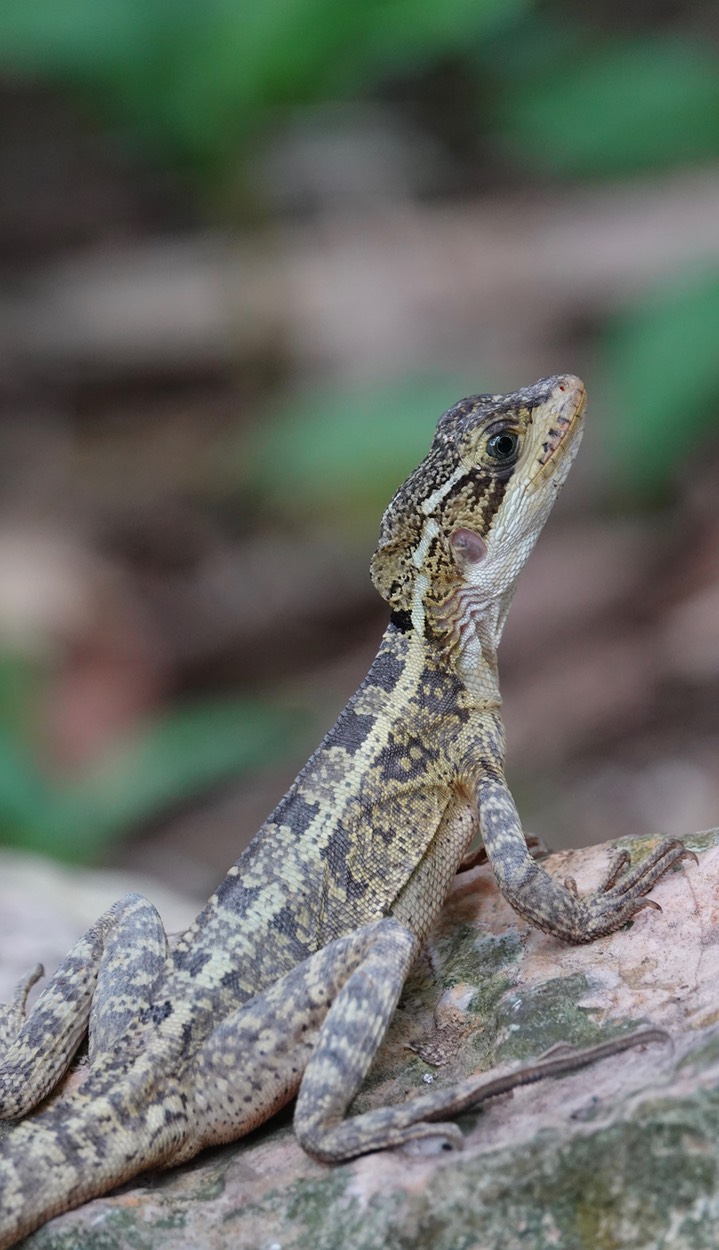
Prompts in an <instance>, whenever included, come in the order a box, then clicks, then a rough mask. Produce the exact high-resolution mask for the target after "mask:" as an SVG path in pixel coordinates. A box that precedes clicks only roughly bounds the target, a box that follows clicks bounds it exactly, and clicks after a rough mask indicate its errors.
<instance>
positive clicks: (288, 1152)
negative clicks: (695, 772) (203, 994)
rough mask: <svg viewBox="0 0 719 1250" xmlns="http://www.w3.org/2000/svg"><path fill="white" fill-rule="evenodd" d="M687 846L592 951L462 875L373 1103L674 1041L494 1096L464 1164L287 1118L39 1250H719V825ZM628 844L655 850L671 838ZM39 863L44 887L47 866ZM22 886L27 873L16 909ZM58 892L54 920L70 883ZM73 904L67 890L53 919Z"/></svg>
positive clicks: (158, 1181)
mask: <svg viewBox="0 0 719 1250" xmlns="http://www.w3.org/2000/svg"><path fill="white" fill-rule="evenodd" d="M687 842H688V845H690V846H692V847H693V848H694V849H695V850H696V851H697V852H698V853H699V859H700V863H699V866H698V867H696V866H694V865H692V864H686V865H684V866H682V867H681V868H680V869H679V870H677V871H675V872H673V873H672V874H671V875H670V876H669V877H668V878H667V879H666V880H664V881H662V882H661V883H660V884H659V885H657V887H656V888H655V890H654V897H655V899H656V901H657V902H659V903H661V906H662V908H663V915H661V916H660V915H657V913H656V912H654V911H645V912H643V913H641V914H640V915H639V917H638V918H637V920H636V921H635V922H634V923H633V924H632V925H631V926H630V927H628V928H627V929H626V930H624V931H622V932H620V933H617V934H614V935H613V936H612V937H609V938H605V939H602V940H601V941H598V942H595V943H593V944H592V945H589V946H582V947H573V948H569V947H565V946H563V945H562V944H560V943H559V942H557V941H555V940H553V939H551V938H548V937H546V936H545V935H544V934H541V933H537V932H535V931H533V930H530V929H529V927H528V926H527V925H525V924H524V923H523V922H521V921H518V920H517V918H516V917H515V916H514V915H513V913H512V912H511V911H510V910H509V908H508V907H507V906H506V904H505V903H504V902H503V901H502V899H501V898H500V896H499V895H498V893H497V891H496V889H495V886H494V882H493V880H492V876H491V872H490V870H489V869H488V868H487V867H486V866H483V867H479V868H475V869H472V870H471V871H470V872H468V873H465V874H462V875H461V876H460V877H458V878H457V879H456V882H455V886H454V889H453V891H452V894H451V897H450V899H449V901H448V903H447V906H446V908H445V911H444V913H443V915H442V918H441V921H440V923H439V925H438V926H437V928H436V930H435V932H434V934H433V936H432V940H431V943H430V945H429V948H428V952H427V954H426V955H425V957H423V959H422V961H421V962H420V964H419V965H418V967H417V969H416V970H415V972H414V974H413V976H412V978H411V982H410V985H409V987H408V992H407V994H406V996H405V998H404V999H403V1002H402V1004H401V1007H400V1010H399V1011H398V1014H397V1019H396V1022H395V1025H394V1027H393V1030H392V1033H391V1036H390V1038H389V1040H388V1042H387V1045H386V1046H385V1048H384V1050H383V1052H382V1056H381V1060H380V1062H379V1063H378V1065H377V1067H376V1070H374V1071H373V1072H372V1074H371V1077H370V1080H369V1081H368V1083H367V1086H366V1088H365V1090H363V1092H362V1094H361V1095H360V1098H359V1099H358V1100H357V1101H358V1109H360V1107H361V1108H365V1107H370V1106H375V1105H379V1104H381V1103H384V1102H388V1101H397V1100H399V1099H402V1098H403V1097H405V1096H406V1095H407V1094H408V1093H410V1092H412V1091H413V1090H416V1089H422V1088H423V1084H427V1083H435V1082H437V1083H439V1082H441V1083H442V1084H445V1083H446V1084H449V1083H451V1082H452V1081H454V1080H456V1079H457V1078H458V1077H460V1076H463V1075H465V1074H467V1073H469V1072H471V1071H473V1070H475V1069H478V1068H488V1067H491V1066H493V1065H495V1064H505V1063H508V1062H512V1061H514V1060H516V1059H520V1058H521V1059H523V1060H524V1059H527V1058H529V1057H531V1056H536V1055H538V1054H540V1053H541V1052H543V1051H545V1050H546V1049H548V1048H549V1047H551V1046H553V1045H555V1044H556V1043H558V1042H561V1041H565V1042H573V1043H576V1044H580V1045H586V1044H588V1043H591V1042H593V1041H595V1040H599V1039H601V1038H606V1037H611V1036H613V1035H615V1034H616V1033H617V1032H619V1031H622V1030H624V1029H627V1028H628V1027H632V1026H636V1025H641V1024H645V1023H651V1024H654V1025H658V1026H660V1027H662V1028H664V1029H666V1030H667V1031H668V1032H669V1033H670V1034H671V1036H672V1045H668V1046H666V1047H662V1046H657V1045H653V1046H651V1047H647V1048H646V1049H645V1050H643V1051H636V1052H629V1053H627V1054H624V1055H621V1056H618V1057H615V1058H613V1059H611V1060H608V1061H606V1062H604V1063H601V1064H598V1065H597V1066H596V1067H594V1068H592V1069H590V1070H585V1071H583V1072H580V1073H577V1074H576V1075H574V1076H570V1077H566V1078H563V1079H562V1080H561V1081H556V1080H550V1081H545V1082H543V1083H542V1084H540V1085H537V1086H534V1087H531V1088H527V1089H522V1090H519V1091H517V1092H516V1093H515V1094H514V1095H513V1096H512V1097H511V1098H500V1099H497V1100H495V1101H494V1102H493V1103H490V1104H489V1105H488V1107H487V1109H486V1110H484V1111H483V1112H481V1113H478V1114H475V1115H468V1116H465V1117H464V1118H463V1120H462V1127H463V1129H464V1131H465V1134H466V1136H465V1148H464V1150H463V1151H462V1152H459V1153H447V1152H441V1153H431V1152H427V1148H425V1153H410V1151H409V1150H408V1149H405V1150H402V1151H400V1150H398V1151H394V1152H384V1153H381V1154H377V1155H372V1156H368V1157H366V1158H364V1159H360V1160H357V1161H355V1162H353V1163H350V1164H346V1165H343V1166H340V1167H328V1166H323V1165H321V1164H318V1163H315V1162H313V1161H312V1160H311V1159H309V1158H308V1157H307V1156H306V1155H305V1154H304V1153H303V1152H302V1150H301V1149H300V1147H299V1146H298V1144H297V1142H296V1141H295V1139H294V1136H293V1134H292V1131H291V1125H290V1119H289V1116H286V1117H284V1118H282V1119H281V1121H280V1122H279V1123H278V1122H275V1123H274V1124H272V1125H271V1126H270V1127H269V1128H267V1129H265V1130H263V1131H262V1132H260V1133H257V1134H255V1135H254V1136H253V1137H251V1138H249V1139H248V1140H247V1141H245V1142H242V1143H239V1144H238V1145H236V1146H232V1147H227V1148H225V1149H223V1150H217V1151H213V1152H210V1153H208V1154H206V1155H205V1156H203V1157H201V1158H200V1159H199V1160H197V1161H196V1162H195V1163H193V1164H192V1165H189V1166H187V1167H185V1168H183V1169H181V1170H179V1171H175V1172H172V1173H169V1174H168V1175H162V1176H159V1177H149V1178H143V1181H142V1182H141V1183H139V1184H134V1185H131V1186H129V1187H127V1188H125V1189H124V1190H122V1191H120V1192H119V1193H117V1194H115V1195H113V1196H111V1197H108V1198H104V1199H99V1200H97V1201H95V1202H92V1203H90V1204H88V1205H87V1206H86V1207H84V1208H82V1209H81V1210H79V1211H74V1212H71V1213H70V1214H68V1215H66V1216H62V1217H61V1218H59V1219H57V1220H55V1221H53V1222H52V1223H51V1224H50V1225H48V1226H47V1227H46V1228H45V1229H42V1230H40V1231H39V1232H38V1233H36V1234H35V1235H34V1237H32V1238H30V1239H28V1242H27V1245H28V1250H29V1248H30V1247H31V1246H32V1247H36V1248H37V1250H67V1248H68V1247H69V1246H75V1245H79V1244H82V1245H83V1246H87V1247H89V1248H90V1250H92V1248H93V1247H102V1250H131V1248H132V1250H137V1247H145V1246H147V1247H150V1246H152V1247H153V1248H154V1250H170V1248H172V1250H196V1247H197V1246H198V1245H201V1246H203V1247H207V1248H208V1250H230V1248H232V1250H257V1247H263V1248H267V1250H269V1248H270V1247H274V1246H277V1247H282V1248H283V1250H284V1248H285V1247H292V1248H293V1250H295V1248H296V1250H301V1248H304V1247H308V1248H309V1247H311V1248H312V1250H336V1247H338V1246H340V1245H341V1246H345V1247H349V1248H350V1250H375V1248H376V1250H380V1248H383V1247H385V1246H387V1245H392V1246H402V1247H404V1246H407V1247H409V1246H412V1247H417V1246H420V1247H421V1246H430V1245H431V1246H432V1247H433V1248H435V1250H457V1247H459V1246H462V1247H468V1248H469V1247H472V1248H473V1247H477V1248H479V1247H481V1250H495V1248H496V1250H500V1247H501V1250H541V1248H543V1247H545V1246H547V1245H548V1244H551V1245H552V1246H556V1247H559V1248H560V1250H562V1248H565V1250H576V1247H580V1246H592V1247H594V1246H598V1245H605V1244H606V1245H617V1246H619V1245H621V1246H622V1247H623V1250H649V1248H650V1247H651V1250H655V1248H656V1247H660V1248H661V1247H669V1246H671V1247H672V1250H683V1248H684V1247H686V1248H687V1250H690V1248H693V1247H697V1246H704V1245H707V1246H708V1245H710V1244H713V1229H714V1227H715V1221H716V1219H717V1217H719V1186H717V1174H718V1172H719V1030H718V1027H717V1021H718V1020H719V925H718V923H717V922H718V920H719V903H717V898H718V897H719V888H718V887H719V831H716V830H715V831H711V832H708V833H703V834H697V835H695V836H694V837H692V838H689V839H687ZM626 845H627V846H628V847H629V849H630V850H631V851H632V854H634V855H641V854H642V853H643V850H645V849H646V848H648V846H649V845H651V842H649V843H646V842H636V841H634V842H632V841H627V843H626ZM606 853H607V848H606V847H592V848H588V849H586V850H582V851H565V852H562V853H560V854H557V855H555V856H552V857H551V858H550V859H549V861H548V867H549V868H550V870H551V871H553V872H558V873H560V874H561V875H562V876H564V875H572V876H574V877H576V878H577V880H578V883H579V886H580V889H586V888H589V887H591V886H594V885H596V884H597V882H598V881H599V879H600V878H601V875H602V872H603V869H604V865H605V862H606ZM14 863H15V867H14V869H13V871H14V872H15V873H16V874H17V872H18V871H19V870H18V867H17V861H16V860H15V861H14ZM23 872H24V885H23V888H25V889H27V890H28V891H29V893H30V895H31V896H33V895H34V892H35V887H34V886H33V873H32V869H27V870H23ZM3 875H5V873H3ZM22 879H23V878H22V875H21V876H20V877H18V876H17V875H16V877H15V882H16V886H15V896H16V897H17V888H18V887H17V883H18V882H19V881H21V880H22ZM39 879H40V878H39ZM44 880H45V885H43V886H42V889H43V891H44V896H45V900H46V901H45V913H46V915H47V914H48V912H50V913H51V912H52V910H53V904H52V888H51V885H49V884H48V883H49V882H51V880H52V877H51V876H50V877H47V876H46V877H45V878H44ZM88 884H89V888H92V889H93V890H94V891H95V892H97V890H98V888H100V887H98V885H96V884H95V883H94V882H93V881H92V879H88ZM110 884H111V883H110V882H107V881H106V882H104V883H102V886H101V889H102V890H103V891H104V890H107V888H108V886H109V885H110ZM124 885H125V883H124V882H122V883H118V890H120V889H121V888H124ZM76 894H77V896H78V897H79V898H80V900H81V910H82V916H78V918H77V928H78V929H79V928H81V927H82V924H84V922H85V911H86V906H87V905H86V903H84V902H83V901H82V895H83V889H82V888H79V889H78V890H77V891H76ZM67 905H68V903H67V895H66V894H64V893H63V891H61V890H59V891H58V896H57V900H56V902H55V904H54V906H55V908H56V909H57V910H58V911H59V912H63V911H65V910H66V908H67ZM21 914H22V909H21V908H18V909H17V916H18V920H19V918H20V916H21ZM58 936H59V935H58ZM6 939H7V928H6ZM10 945H12V943H9V942H7V940H6V944H5V948H6V949H8V947H9V946H10ZM59 954H60V951H58V955H59Z"/></svg>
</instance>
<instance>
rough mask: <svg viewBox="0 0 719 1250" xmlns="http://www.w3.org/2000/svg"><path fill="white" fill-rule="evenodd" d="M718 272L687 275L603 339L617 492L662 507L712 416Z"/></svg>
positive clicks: (718, 386)
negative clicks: (672, 483)
mask: <svg viewBox="0 0 719 1250" xmlns="http://www.w3.org/2000/svg"><path fill="white" fill-rule="evenodd" d="M718 344H719V272H715V273H708V274H687V275H684V276H682V277H681V278H679V279H676V280H674V281H673V282H671V283H670V284H668V285H666V286H664V287H662V288H661V289H660V290H656V291H652V292H651V293H650V295H649V296H645V297H644V298H643V299H642V300H641V301H640V302H638V303H636V304H634V305H633V306H632V307H630V308H628V309H626V310H625V311H624V312H623V313H622V314H621V316H619V317H617V318H616V319H615V320H614V322H613V324H612V325H611V326H610V328H609V330H608V333H607V335H606V341H605V350H604V356H603V364H604V368H603V373H604V376H605V378H606V383H607V389H608V396H607V398H608V399H609V401H610V402H609V403H608V405H607V412H606V421H605V431H604V434H605V443H606V446H607V447H608V448H610V449H611V456H612V463H613V468H614V473H615V476H616V481H617V487H618V491H619V492H620V493H621V494H622V495H623V496H624V498H625V499H627V498H631V499H633V500H634V502H635V503H639V504H642V503H646V502H647V501H653V500H660V501H661V499H662V497H663V495H664V493H665V490H666V487H667V484H668V483H669V482H671V480H672V478H673V477H674V474H675V473H676V470H677V468H678V467H681V465H682V464H683V463H684V460H685V459H686V456H687V453H688V452H691V451H692V450H693V449H694V448H695V447H697V446H698V445H700V444H701V443H702V441H703V440H704V439H705V438H706V436H707V433H708V431H710V430H711V429H712V427H714V428H716V424H717V417H718V416H719V350H718Z"/></svg>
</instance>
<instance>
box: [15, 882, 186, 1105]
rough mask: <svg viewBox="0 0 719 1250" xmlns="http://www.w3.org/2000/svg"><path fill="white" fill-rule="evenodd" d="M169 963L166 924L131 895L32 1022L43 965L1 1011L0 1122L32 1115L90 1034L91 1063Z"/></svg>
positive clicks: (82, 949)
mask: <svg viewBox="0 0 719 1250" xmlns="http://www.w3.org/2000/svg"><path fill="white" fill-rule="evenodd" d="M164 958H165V937H164V930H163V929H162V923H161V921H160V918H159V916H158V914H157V912H156V911H155V908H154V907H152V905H151V904H150V903H148V902H147V900H146V899H144V898H142V897H141V896H140V895H139V894H128V895H126V896H125V897H124V898H122V899H120V900H119V901H118V902H117V903H114V904H113V906H112V907H110V908H109V909H108V911H106V912H105V913H104V914H103V915H102V916H101V917H100V919H99V920H97V921H96V922H95V924H94V925H92V926H91V928H89V929H88V930H87V932H86V933H85V934H84V935H83V936H82V937H81V938H80V939H79V940H78V941H77V942H76V943H75V945H74V946H73V947H72V949H71V950H70V952H69V953H68V954H67V955H66V956H65V958H64V960H63V961H62V963H61V964H60V966H59V968H58V969H57V972H56V973H55V974H54V976H52V977H51V978H50V980H49V982H48V983H47V985H46V986H45V988H44V989H43V991H42V993H41V994H40V996H39V998H38V999H37V1002H36V1003H35V1004H34V1006H33V1008H32V1010H31V1011H30V1013H29V1015H26V1000H27V995H28V992H29V990H30V988H31V987H32V985H33V984H34V983H35V981H37V980H38V979H39V977H40V976H41V975H42V969H41V968H40V966H39V965H38V967H36V968H35V969H33V971H32V972H31V973H30V974H29V976H28V977H27V978H26V979H25V980H24V981H23V982H21V984H20V986H19V987H18V990H17V991H16V994H15V997H14V999H13V1001H12V1002H11V1003H10V1004H9V1005H8V1006H6V1007H4V1008H2V1010H1V1011H0V1044H1V1045H2V1048H3V1053H2V1056H1V1057H0V1118H2V1119H14V1118H16V1117H18V1116H23V1115H27V1113H28V1112H29V1111H32V1109H33V1108H34V1107H36V1106H37V1105H38V1103H40V1102H41V1101H42V1100H43V1099H44V1098H45V1097H46V1096H47V1095H48V1094H49V1093H50V1092H51V1091H52V1090H53V1089H54V1088H55V1086H56V1085H57V1083H58V1081H59V1080H60V1079H61V1077H62V1076H63V1075H64V1073H65V1072H66V1071H67V1069H68V1068H69V1066H70V1064H71V1062H72V1059H73V1057H74V1055H75V1052H76V1051H77V1048H78V1046H79V1045H80V1043H81V1041H82V1040H83V1038H84V1036H85V1034H86V1033H87V1031H88V1027H89V1029H90V1060H91V1064H92V1061H93V1059H94V1058H96V1057H97V1056H98V1055H99V1054H100V1053H101V1051H102V1050H105V1049H107V1047H108V1046H109V1045H110V1044H111V1043H112V1042H113V1041H115V1040H116V1039H117V1038H118V1037H119V1036H120V1035H121V1033H122V1031H123V1029H124V1027H125V1026H126V1024H127V1022H128V1021H129V1020H130V1019H131V1018H132V1016H133V1015H134V1014H135V1013H136V1011H137V1009H138V1007H139V1006H141V1005H142V1003H143V999H144V996H145V995H146V993H147V991H148V989H149V988H150V987H151V983H152V981H153V980H154V978H155V977H156V976H157V972H158V970H159V968H160V967H161V966H162V963H163V962H164Z"/></svg>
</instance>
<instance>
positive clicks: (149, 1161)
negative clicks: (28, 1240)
mask: <svg viewBox="0 0 719 1250" xmlns="http://www.w3.org/2000/svg"><path fill="white" fill-rule="evenodd" d="M117 1092H118V1091H117V1090H116V1091H115V1092H114V1093H113V1095H112V1100H111V1099H110V1097H108V1096H103V1097H100V1098H99V1099H93V1100H92V1101H90V1100H89V1098H87V1097H85V1096H83V1095H84V1090H80V1091H78V1093H77V1094H76V1095H74V1096H72V1097H71V1098H69V1099H62V1100H60V1101H58V1102H57V1103H55V1104H54V1105H53V1106H52V1107H50V1108H48V1109H47V1110H46V1111H44V1112H41V1113H40V1115H38V1116H35V1117H33V1118H32V1119H30V1120H26V1121H24V1122H23V1123H22V1124H19V1125H18V1126H17V1128H14V1129H11V1130H10V1132H9V1133H8V1135H7V1137H5V1138H4V1140H3V1141H2V1142H0V1250H6V1247H8V1246H13V1245H15V1243H16V1242H17V1241H20V1240H21V1239H22V1238H23V1237H26V1236H27V1235H28V1234H29V1233H31V1232H33V1231H34V1229H36V1228H38V1227H39V1226H40V1225H41V1224H44V1223H45V1222H46V1221H47V1220H50V1219H52V1218H53V1216H55V1215H60V1214H61V1213H62V1212H64V1211H70V1210H72V1209H73V1208H74V1207H77V1206H80V1205H81V1204H82V1203H84V1202H88V1201H89V1200H90V1199H91V1198H97V1197H100V1196H101V1195H102V1194H106V1193H108V1192H109V1191H110V1190H112V1189H115V1188H116V1187H117V1186H118V1185H121V1184H122V1183H123V1182H124V1181H127V1180H130V1179H131V1178H132V1177H133V1176H136V1175H137V1173H138V1172H142V1171H144V1170H146V1169H147V1168H150V1167H154V1166H157V1165H158V1164H161V1163H164V1162H166V1161H168V1159H169V1158H170V1157H171V1156H172V1155H173V1153H175V1151H176V1149H177V1147H178V1146H179V1145H180V1144H182V1142H183V1141H184V1138H185V1135H186V1134H185V1132H184V1131H183V1128H184V1127H185V1125H186V1117H185V1115H184V1108H182V1106H181V1104H180V1105H179V1106H178V1107H174V1106H173V1101H174V1100H173V1099H167V1098H165V1099H163V1101H162V1103H161V1104H156V1105H155V1106H154V1107H151V1108H145V1109H143V1111H142V1112H140V1113H139V1114H138V1111H137V1109H136V1108H135V1109H134V1110H133V1109H132V1108H131V1107H130V1105H129V1099H127V1098H121V1100H118V1098H117ZM126 1092H127V1090H123V1093H126ZM118 1101H120V1106H118ZM178 1102H179V1100H178ZM78 1104H79V1105H78ZM123 1104H124V1105H123Z"/></svg>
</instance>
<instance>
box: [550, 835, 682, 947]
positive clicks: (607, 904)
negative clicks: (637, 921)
mask: <svg viewBox="0 0 719 1250" xmlns="http://www.w3.org/2000/svg"><path fill="white" fill-rule="evenodd" d="M683 859H691V860H693V861H694V863H695V864H696V863H698V862H699V861H698V860H697V857H696V855H695V854H694V852H693V851H689V850H687V848H686V847H685V846H684V844H683V843H682V842H680V841H679V840H678V839H677V838H665V839H664V841H663V842H660V843H659V844H658V845H657V846H656V847H655V848H654V850H653V851H652V852H651V853H650V854H649V855H647V857H646V858H645V859H643V860H642V862H641V863H640V864H636V865H635V867H634V868H631V867H630V857H629V854H628V852H627V851H619V852H618V853H617V854H616V855H614V856H613V857H612V860H611V862H610V864H609V868H608V870H607V873H606V876H605V878H604V880H603V881H602V884H601V885H600V887H599V889H598V890H597V891H596V892H595V893H594V894H589V895H586V896H584V897H581V898H580V896H579V895H578V893H577V887H576V883H575V882H574V881H573V880H572V879H571V878H569V880H568V881H567V882H565V885H566V886H567V889H568V890H569V892H570V893H571V894H572V895H573V897H574V898H576V901H577V910H576V922H577V923H576V928H575V930H574V932H572V933H571V934H570V935H568V940H569V941H574V942H590V941H593V939H594V938H596V937H601V936H603V935H604V934H607V933H614V932H615V930H616V929H619V928H621V926H622V925H623V924H626V923H627V921H628V920H631V919H632V917H633V916H635V915H636V913H637V912H638V911H641V910H642V908H645V907H652V908H654V909H655V910H656V911H661V907H660V906H659V904H658V903H656V902H655V901H654V899H651V898H647V897H646V896H647V893H648V891H649V890H651V888H652V886H653V885H654V884H655V882H657V881H658V880H659V878H660V877H663V876H664V873H665V872H668V870H669V869H670V868H673V867H674V865H675V864H678V863H680V862H681V861H682V860H683Z"/></svg>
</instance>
